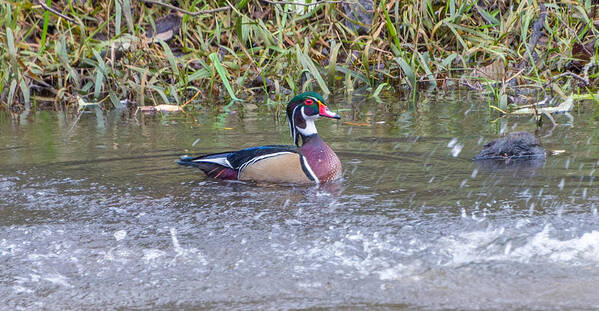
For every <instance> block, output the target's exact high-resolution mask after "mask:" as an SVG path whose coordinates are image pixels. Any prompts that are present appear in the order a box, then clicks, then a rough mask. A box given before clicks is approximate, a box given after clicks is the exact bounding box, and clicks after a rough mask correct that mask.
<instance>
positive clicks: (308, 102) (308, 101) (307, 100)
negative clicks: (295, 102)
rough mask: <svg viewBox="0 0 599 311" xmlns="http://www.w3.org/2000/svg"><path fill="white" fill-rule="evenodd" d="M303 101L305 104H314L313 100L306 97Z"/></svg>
mask: <svg viewBox="0 0 599 311" xmlns="http://www.w3.org/2000/svg"><path fill="white" fill-rule="evenodd" d="M305 103H306V105H308V106H311V105H312V104H314V101H313V100H311V99H309V98H308V99H306V101H305Z"/></svg>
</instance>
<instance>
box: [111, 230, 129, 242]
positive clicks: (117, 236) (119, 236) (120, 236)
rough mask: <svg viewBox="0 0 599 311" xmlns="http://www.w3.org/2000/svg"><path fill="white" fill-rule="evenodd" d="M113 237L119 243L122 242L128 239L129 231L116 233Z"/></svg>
mask: <svg viewBox="0 0 599 311" xmlns="http://www.w3.org/2000/svg"><path fill="white" fill-rule="evenodd" d="M113 236H114V238H115V239H116V240H117V241H120V240H122V239H124V238H125V237H127V231H125V230H119V231H116V232H115V233H114V234H113Z"/></svg>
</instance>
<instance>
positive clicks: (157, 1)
mask: <svg viewBox="0 0 599 311" xmlns="http://www.w3.org/2000/svg"><path fill="white" fill-rule="evenodd" d="M139 1H141V2H143V3H150V4H156V5H159V6H163V7H165V8H169V9H171V10H173V11H177V12H181V13H183V14H187V15H189V16H198V15H202V14H210V13H216V12H221V11H227V10H230V9H231V7H230V6H224V7H221V8H216V9H210V10H203V11H197V12H191V11H188V10H185V9H182V8H180V7H176V6H174V5H172V4H168V3H164V2H162V1H160V0H139Z"/></svg>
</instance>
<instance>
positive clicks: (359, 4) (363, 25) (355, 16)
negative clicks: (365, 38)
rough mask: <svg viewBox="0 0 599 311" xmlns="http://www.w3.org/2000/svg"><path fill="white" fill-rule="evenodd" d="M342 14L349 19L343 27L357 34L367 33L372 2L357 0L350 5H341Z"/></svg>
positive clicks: (370, 20) (370, 19)
mask: <svg viewBox="0 0 599 311" xmlns="http://www.w3.org/2000/svg"><path fill="white" fill-rule="evenodd" d="M341 6H342V7H343V12H344V13H345V15H347V16H348V17H349V19H346V20H345V25H346V26H347V27H349V28H351V29H353V30H354V31H356V32H358V33H362V34H363V33H368V32H369V31H370V25H372V15H373V13H374V2H373V1H372V0H357V1H355V2H352V3H347V2H344V3H342V4H341Z"/></svg>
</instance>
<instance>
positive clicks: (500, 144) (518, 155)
mask: <svg viewBox="0 0 599 311" xmlns="http://www.w3.org/2000/svg"><path fill="white" fill-rule="evenodd" d="M545 154H546V152H545V149H543V148H542V147H541V145H540V143H539V139H537V138H536V137H535V136H534V135H533V134H531V133H528V132H515V133H509V134H507V135H506V136H505V137H502V138H499V139H496V140H494V141H491V142H490V143H488V144H486V145H485V146H484V147H483V150H482V151H481V152H480V153H479V154H478V155H476V156H475V157H474V160H475V161H479V160H502V161H504V162H506V163H508V164H509V163H510V161H511V163H515V162H514V161H515V160H517V161H518V162H520V161H522V160H524V161H526V160H529V161H530V160H544V159H545Z"/></svg>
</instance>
